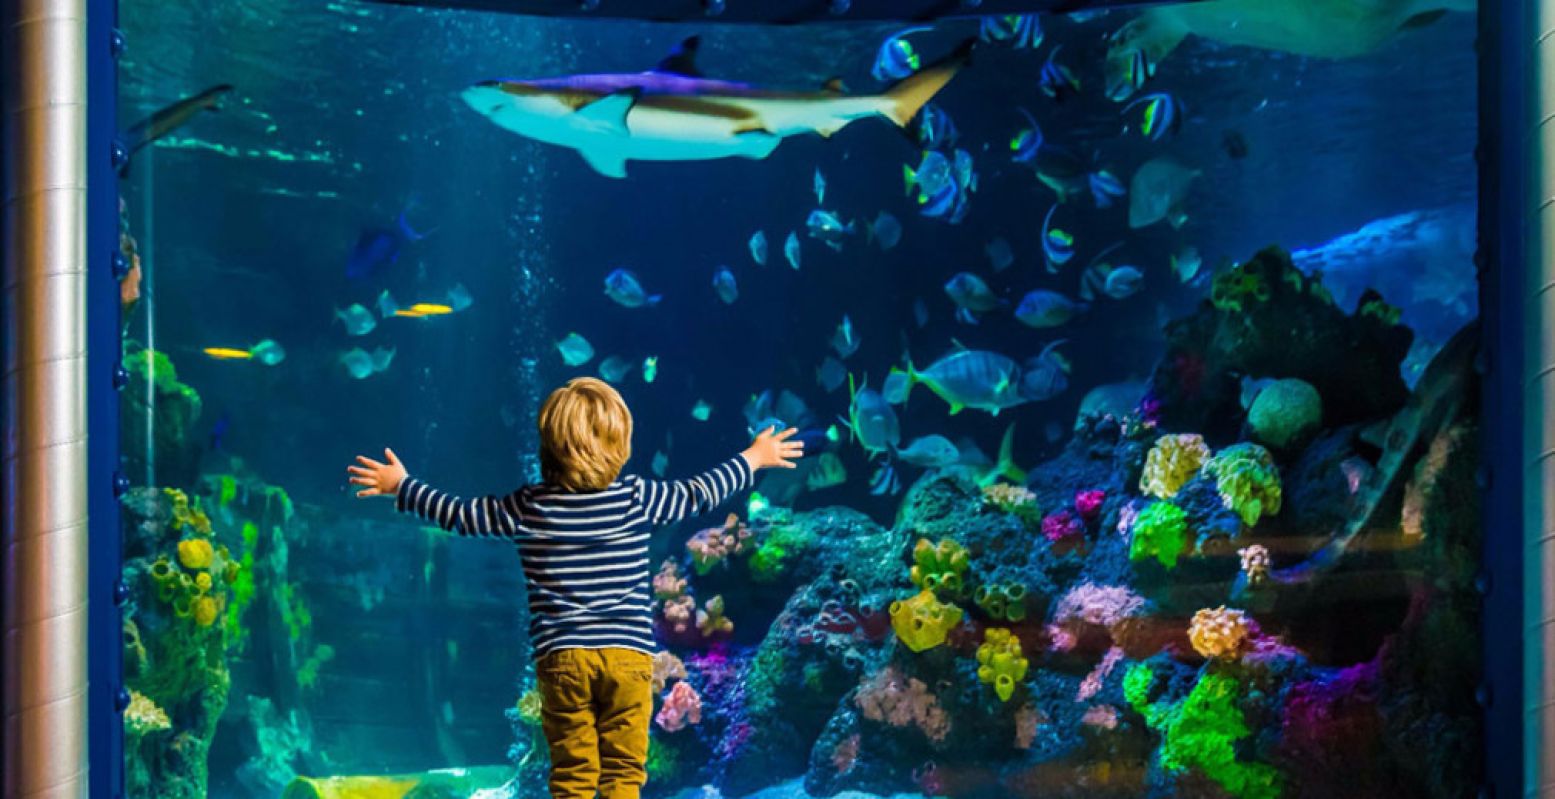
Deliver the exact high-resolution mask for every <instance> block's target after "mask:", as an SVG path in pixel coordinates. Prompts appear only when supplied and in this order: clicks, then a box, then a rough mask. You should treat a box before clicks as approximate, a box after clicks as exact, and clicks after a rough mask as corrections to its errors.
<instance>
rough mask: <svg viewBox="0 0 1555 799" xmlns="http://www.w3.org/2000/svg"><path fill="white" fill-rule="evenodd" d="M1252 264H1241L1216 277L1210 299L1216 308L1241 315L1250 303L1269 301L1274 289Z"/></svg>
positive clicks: (1211, 287) (1250, 262)
mask: <svg viewBox="0 0 1555 799" xmlns="http://www.w3.org/2000/svg"><path fill="white" fill-rule="evenodd" d="M1252 263H1253V262H1252V261H1249V262H1248V263H1244V264H1239V265H1237V266H1235V267H1233V268H1231V269H1228V270H1226V271H1224V272H1221V273H1220V274H1218V275H1216V276H1215V281H1214V282H1213V283H1212V284H1211V285H1210V290H1209V299H1210V302H1211V303H1213V304H1214V306H1215V307H1216V308H1219V309H1220V310H1222V311H1234V312H1238V313H1240V312H1241V311H1244V310H1246V307H1247V305H1248V304H1249V303H1250V302H1260V303H1261V302H1268V301H1269V297H1270V295H1271V294H1272V293H1273V289H1272V287H1271V286H1270V285H1269V281H1268V279H1267V278H1266V277H1264V275H1263V273H1262V272H1261V271H1257V270H1256V269H1255V268H1252V266H1251V265H1252Z"/></svg>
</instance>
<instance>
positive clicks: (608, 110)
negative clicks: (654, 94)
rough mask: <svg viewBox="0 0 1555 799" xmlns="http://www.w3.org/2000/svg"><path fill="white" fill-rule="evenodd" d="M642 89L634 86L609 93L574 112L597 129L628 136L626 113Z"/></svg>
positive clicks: (634, 103) (601, 131) (602, 131)
mask: <svg viewBox="0 0 1555 799" xmlns="http://www.w3.org/2000/svg"><path fill="white" fill-rule="evenodd" d="M641 94H642V90H641V89H637V88H632V89H627V90H625V91H619V92H616V93H614V94H607V95H605V96H604V97H601V98H599V99H598V100H595V101H594V102H592V103H589V104H588V105H585V106H581V107H579V108H578V110H577V111H575V112H573V113H575V114H577V115H578V116H579V117H581V118H582V119H583V120H585V121H587V122H588V123H589V125H590V126H592V127H593V128H594V129H595V130H596V131H598V132H600V133H609V134H612V135H616V136H627V135H630V133H629V132H628V131H627V128H626V115H627V114H629V113H631V110H632V106H634V105H636V104H637V98H638V97H639V96H640V95H641Z"/></svg>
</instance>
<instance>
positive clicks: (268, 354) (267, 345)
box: [248, 339, 286, 366]
mask: <svg viewBox="0 0 1555 799" xmlns="http://www.w3.org/2000/svg"><path fill="white" fill-rule="evenodd" d="M248 354H249V355H250V356H252V357H253V359H254V360H256V361H258V362H260V363H262V364H264V365H265V366H275V365H276V364H278V363H280V362H281V361H284V360H286V349H285V348H284V347H282V346H281V345H280V344H277V343H275V342H274V341H272V340H270V339H265V340H264V341H261V342H259V343H258V344H255V345H254V346H252V347H249V348H248Z"/></svg>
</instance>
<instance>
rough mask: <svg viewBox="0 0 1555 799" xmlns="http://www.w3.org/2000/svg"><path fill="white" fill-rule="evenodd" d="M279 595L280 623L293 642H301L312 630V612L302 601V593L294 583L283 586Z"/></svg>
mask: <svg viewBox="0 0 1555 799" xmlns="http://www.w3.org/2000/svg"><path fill="white" fill-rule="evenodd" d="M280 594H281V595H280V600H281V601H280V602H279V605H280V608H281V622H282V623H284V624H285V625H286V629H287V632H289V633H290V634H291V639H292V640H293V641H298V640H301V639H302V636H303V635H304V634H305V633H307V632H308V631H309V630H310V629H312V628H313V611H311V610H309V609H308V605H307V603H306V602H304V601H303V599H302V592H301V591H300V590H298V588H297V584H296V583H285V584H283V585H282V586H281V591H280Z"/></svg>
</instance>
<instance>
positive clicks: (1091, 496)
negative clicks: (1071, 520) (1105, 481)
mask: <svg viewBox="0 0 1555 799" xmlns="http://www.w3.org/2000/svg"><path fill="white" fill-rule="evenodd" d="M1106 501H1107V492H1105V491H1101V490H1091V491H1080V492H1077V493H1075V495H1074V509H1075V511H1076V512H1077V513H1079V514H1080V518H1082V519H1084V520H1085V521H1086V523H1087V524H1089V523H1091V522H1094V521H1096V517H1097V516H1100V515H1101V506H1102V503H1103V502H1106Z"/></svg>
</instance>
